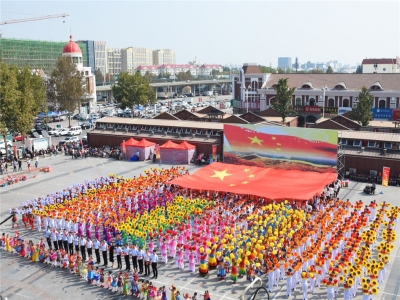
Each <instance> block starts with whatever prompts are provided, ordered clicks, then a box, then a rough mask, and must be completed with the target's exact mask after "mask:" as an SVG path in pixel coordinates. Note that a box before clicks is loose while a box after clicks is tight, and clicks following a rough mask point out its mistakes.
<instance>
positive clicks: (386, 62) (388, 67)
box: [362, 57, 400, 73]
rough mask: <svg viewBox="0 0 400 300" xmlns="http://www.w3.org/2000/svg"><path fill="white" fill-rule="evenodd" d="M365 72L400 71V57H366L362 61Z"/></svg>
mask: <svg viewBox="0 0 400 300" xmlns="http://www.w3.org/2000/svg"><path fill="white" fill-rule="evenodd" d="M362 70H363V73H400V58H399V57H396V58H366V59H363V61H362Z"/></svg>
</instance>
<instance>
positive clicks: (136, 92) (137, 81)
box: [111, 72, 157, 108]
mask: <svg viewBox="0 0 400 300" xmlns="http://www.w3.org/2000/svg"><path fill="white" fill-rule="evenodd" d="M111 91H112V93H113V96H114V99H115V100H116V101H117V102H118V103H120V104H121V108H126V107H132V106H134V105H139V104H142V105H143V104H154V103H155V102H156V100H157V99H156V92H155V91H154V90H153V89H152V88H151V86H150V83H149V81H148V80H147V78H146V77H144V76H142V75H140V72H136V73H135V74H128V73H126V72H123V73H120V74H119V75H118V83H117V84H114V85H113V86H112V87H111Z"/></svg>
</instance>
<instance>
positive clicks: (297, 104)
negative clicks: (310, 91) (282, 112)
mask: <svg viewBox="0 0 400 300" xmlns="http://www.w3.org/2000/svg"><path fill="white" fill-rule="evenodd" d="M296 106H301V98H296Z"/></svg>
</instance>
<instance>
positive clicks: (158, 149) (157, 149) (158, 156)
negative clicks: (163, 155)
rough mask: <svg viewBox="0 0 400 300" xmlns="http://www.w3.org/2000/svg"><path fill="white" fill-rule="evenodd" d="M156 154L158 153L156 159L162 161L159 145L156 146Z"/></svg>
mask: <svg viewBox="0 0 400 300" xmlns="http://www.w3.org/2000/svg"><path fill="white" fill-rule="evenodd" d="M155 152H156V159H160V145H159V144H156V146H155Z"/></svg>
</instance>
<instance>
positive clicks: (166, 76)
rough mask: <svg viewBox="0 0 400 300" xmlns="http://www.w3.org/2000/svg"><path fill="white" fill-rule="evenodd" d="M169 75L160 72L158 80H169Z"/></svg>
mask: <svg viewBox="0 0 400 300" xmlns="http://www.w3.org/2000/svg"><path fill="white" fill-rule="evenodd" d="M169 76H170V74H169V73H164V72H161V73H160V74H158V78H169Z"/></svg>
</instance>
